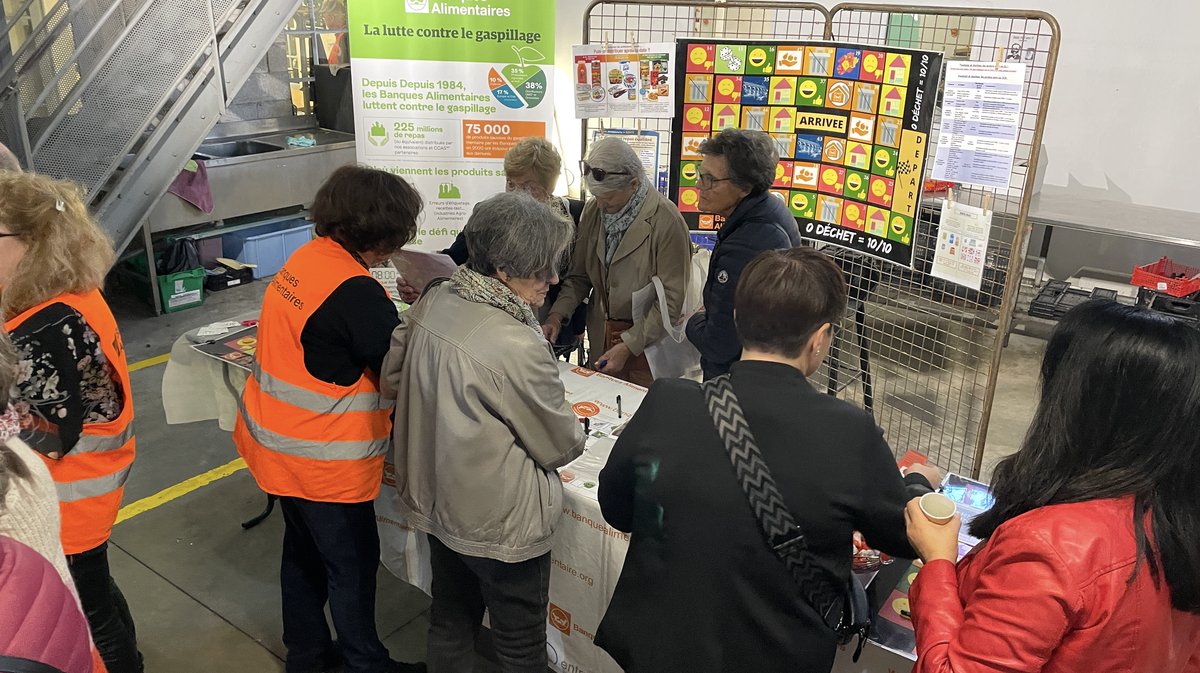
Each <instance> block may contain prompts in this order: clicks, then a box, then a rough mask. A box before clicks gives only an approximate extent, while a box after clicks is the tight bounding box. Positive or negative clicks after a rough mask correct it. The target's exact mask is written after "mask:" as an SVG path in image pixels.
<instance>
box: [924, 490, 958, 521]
mask: <svg viewBox="0 0 1200 673" xmlns="http://www.w3.org/2000/svg"><path fill="white" fill-rule="evenodd" d="M920 505H921V512H922V513H924V514H925V518H926V519H929V520H930V521H932V522H934V523H949V521H950V520H951V519H953V518H954V513H955V512H957V511H958V505H956V504H954V501H953V500H951V499H950V498H947V497H946V496H944V495H942V494H941V493H926V494H925V495H923V496H921V500H920Z"/></svg>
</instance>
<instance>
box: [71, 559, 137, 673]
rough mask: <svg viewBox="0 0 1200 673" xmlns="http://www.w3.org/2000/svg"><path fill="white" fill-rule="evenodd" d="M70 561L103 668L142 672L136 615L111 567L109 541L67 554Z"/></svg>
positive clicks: (115, 672)
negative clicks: (109, 562) (134, 619)
mask: <svg viewBox="0 0 1200 673" xmlns="http://www.w3.org/2000/svg"><path fill="white" fill-rule="evenodd" d="M67 564H68V565H69V566H70V568H71V578H72V579H74V580H75V589H76V591H78V592H79V602H80V603H81V604H82V605H83V614H84V615H85V616H86V617H87V621H88V627H89V628H90V629H91V631H92V640H94V641H96V649H98V650H99V651H100V656H101V658H103V659H104V667H105V668H107V669H108V671H109V673H141V671H142V655H141V653H139V652H138V648H137V631H136V630H135V628H134V625H133V616H132V615H131V614H129V604H128V603H126V602H125V596H124V595H122V594H121V590H120V589H118V588H117V583H116V582H114V581H113V578H112V575H111V574H110V573H109V570H108V543H107V542H105V543H104V544H102V545H100V546H99V547H96V548H95V549H89V550H87V551H85V552H80V553H78V554H72V555H70V556H68V557H67Z"/></svg>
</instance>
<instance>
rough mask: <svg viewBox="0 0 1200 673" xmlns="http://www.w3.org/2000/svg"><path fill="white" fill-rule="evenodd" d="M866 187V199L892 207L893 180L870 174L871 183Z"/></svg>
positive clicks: (878, 204) (894, 182)
mask: <svg viewBox="0 0 1200 673" xmlns="http://www.w3.org/2000/svg"><path fill="white" fill-rule="evenodd" d="M868 189H869V192H868V194H867V201H869V202H871V203H873V204H875V205H877V206H882V207H884V208H891V207H892V195H893V194H894V193H895V191H896V181H895V180H892V179H891V178H884V177H880V176H878V175H872V176H871V184H870V187H868Z"/></svg>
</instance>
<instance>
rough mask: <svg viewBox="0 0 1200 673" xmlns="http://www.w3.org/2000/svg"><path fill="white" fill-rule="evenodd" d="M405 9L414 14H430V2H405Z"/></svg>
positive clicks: (427, 0)
mask: <svg viewBox="0 0 1200 673" xmlns="http://www.w3.org/2000/svg"><path fill="white" fill-rule="evenodd" d="M404 8H405V9H406V10H408V11H409V12H411V13H413V14H428V13H429V0H404Z"/></svg>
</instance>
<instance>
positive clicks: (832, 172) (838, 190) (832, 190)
mask: <svg viewBox="0 0 1200 673" xmlns="http://www.w3.org/2000/svg"><path fill="white" fill-rule="evenodd" d="M845 189H846V169H845V168H844V167H842V166H830V165H829V164H821V177H820V179H819V180H817V191H819V192H824V193H826V194H837V195H838V196H841V195H842V192H843V191H844V190H845Z"/></svg>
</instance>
